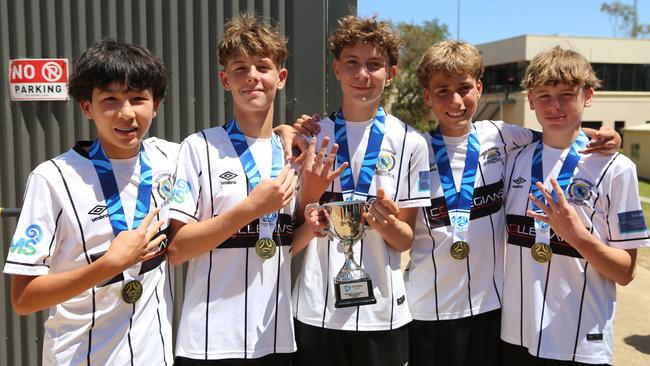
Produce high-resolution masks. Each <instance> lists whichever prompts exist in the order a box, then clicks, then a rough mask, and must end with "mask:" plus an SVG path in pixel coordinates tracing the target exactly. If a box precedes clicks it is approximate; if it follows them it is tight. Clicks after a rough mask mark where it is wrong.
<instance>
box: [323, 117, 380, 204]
mask: <svg viewBox="0 0 650 366" xmlns="http://www.w3.org/2000/svg"><path fill="white" fill-rule="evenodd" d="M385 124H386V113H385V112H384V109H383V108H382V107H381V106H380V107H379V108H378V109H377V113H376V114H375V119H374V120H373V122H372V128H371V129H370V136H369V137H368V145H367V147H366V154H365V155H364V157H363V164H362V165H361V170H360V171H359V181H358V182H357V184H356V187H355V184H354V176H353V175H352V164H351V162H350V151H349V148H348V137H347V133H346V129H345V118H344V117H343V111H342V110H339V111H338V113H336V120H335V121H334V136H335V141H336V143H337V144H338V145H339V151H338V153H337V154H336V163H337V165H338V166H341V164H343V163H345V162H346V161H347V162H350V164H349V165H348V167H347V168H345V170H344V171H343V172H342V173H341V176H340V177H339V182H341V193H342V194H343V199H344V200H345V201H352V200H354V199H355V196H359V197H360V198H362V199H363V200H364V201H365V200H366V198H367V197H368V191H369V190H370V182H372V177H373V176H374V175H375V166H376V165H377V157H378V156H379V148H380V147H381V142H382V140H383V139H384V128H385Z"/></svg>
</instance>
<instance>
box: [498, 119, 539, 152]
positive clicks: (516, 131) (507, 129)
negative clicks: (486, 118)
mask: <svg viewBox="0 0 650 366" xmlns="http://www.w3.org/2000/svg"><path fill="white" fill-rule="evenodd" d="M491 122H492V123H493V124H494V126H495V127H496V128H497V129H498V130H499V133H500V134H501V138H502V139H503V143H504V144H505V148H506V151H510V150H513V149H516V148H518V147H522V146H526V145H528V144H531V143H533V142H535V141H539V140H540V139H541V138H542V133H541V132H539V131H534V130H531V129H528V128H524V127H520V126H517V125H511V124H509V123H505V122H503V121H491Z"/></svg>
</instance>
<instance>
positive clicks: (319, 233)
mask: <svg viewBox="0 0 650 366" xmlns="http://www.w3.org/2000/svg"><path fill="white" fill-rule="evenodd" d="M315 206H316V205H307V207H306V208H305V222H306V223H307V224H308V225H309V226H310V227H311V230H312V232H313V234H314V236H316V237H318V238H322V237H325V236H327V235H326V234H325V232H324V230H325V229H327V227H328V224H329V213H328V212H327V210H326V209H324V208H317V207H315Z"/></svg>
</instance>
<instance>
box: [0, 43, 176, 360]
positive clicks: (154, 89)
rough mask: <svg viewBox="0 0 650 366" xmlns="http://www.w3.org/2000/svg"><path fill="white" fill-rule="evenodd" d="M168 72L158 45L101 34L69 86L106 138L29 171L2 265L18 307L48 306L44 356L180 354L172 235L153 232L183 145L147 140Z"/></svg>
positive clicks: (138, 357) (167, 356) (154, 356)
mask: <svg viewBox="0 0 650 366" xmlns="http://www.w3.org/2000/svg"><path fill="white" fill-rule="evenodd" d="M167 80H168V77H167V71H166V69H165V66H164V65H163V63H162V61H161V60H160V59H159V58H158V57H157V56H156V55H155V54H153V53H152V52H150V51H149V50H147V49H145V48H142V47H139V46H135V45H131V44H127V43H122V42H116V41H110V40H104V41H100V42H98V43H96V44H94V45H92V46H91V47H90V48H88V49H87V50H86V51H85V52H84V53H83V54H82V55H81V56H80V58H79V60H77V62H76V64H75V67H74V70H73V73H72V75H71V77H70V85H69V90H70V95H72V96H73V97H74V98H75V99H76V100H77V101H78V102H79V106H80V107H81V110H82V111H83V113H84V114H85V115H86V117H87V118H88V119H91V120H93V122H94V123H95V126H96V127H97V133H98V138H97V139H96V140H94V141H84V142H79V143H77V144H76V145H75V147H74V148H72V149H71V150H69V151H67V152H65V153H64V154H62V155H59V156H57V157H55V158H53V159H51V160H48V161H46V162H44V163H42V164H40V165H39V166H38V167H36V169H34V171H33V172H32V173H31V174H30V176H29V181H28V184H27V189H26V193H25V197H24V204H23V210H22V214H21V216H20V219H19V221H18V225H17V228H16V233H15V234H14V237H13V240H12V242H11V245H10V247H9V255H8V258H7V264H6V265H5V268H4V272H5V273H9V274H12V302H13V305H14V309H15V310H16V312H17V313H19V314H23V315H24V314H30V313H33V312H35V311H38V310H42V309H45V308H48V307H49V308H50V314H49V317H48V319H47V321H46V322H45V335H44V344H43V365H133V364H144V363H146V364H151V365H171V363H172V361H173V360H172V348H171V347H172V344H171V333H172V331H171V315H172V306H171V292H172V291H171V285H170V282H169V279H170V274H169V268H168V266H167V262H166V260H165V258H166V256H165V250H164V246H161V243H162V242H163V240H164V239H165V236H164V234H163V235H158V236H157V237H156V234H157V233H158V232H159V231H160V229H161V225H162V224H163V222H164V221H165V220H166V218H165V216H166V208H165V206H166V205H167V204H168V203H169V199H170V193H171V190H170V188H171V180H170V178H171V175H172V173H173V167H174V163H175V157H176V151H177V146H176V145H175V144H171V143H167V142H165V141H162V140H158V139H150V140H142V137H143V136H144V135H145V134H146V133H147V131H148V130H149V126H150V125H151V122H152V120H153V118H154V117H155V115H156V109H157V108H158V105H159V103H160V101H161V99H162V98H163V96H164V94H165V90H166V87H167ZM154 218H156V219H158V220H161V221H159V222H158V223H156V224H152V221H153V219H154Z"/></svg>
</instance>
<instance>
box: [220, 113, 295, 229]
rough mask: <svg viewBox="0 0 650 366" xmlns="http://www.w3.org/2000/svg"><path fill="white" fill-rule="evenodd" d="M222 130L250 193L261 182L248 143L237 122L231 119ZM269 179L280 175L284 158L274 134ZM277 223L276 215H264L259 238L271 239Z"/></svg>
mask: <svg viewBox="0 0 650 366" xmlns="http://www.w3.org/2000/svg"><path fill="white" fill-rule="evenodd" d="M224 129H225V130H226V132H227V133H228V137H229V138H230V142H231V143H232V146H233V147H234V148H235V151H236V152H237V155H238V156H239V161H240V162H241V165H242V167H243V168H244V172H245V173H246V177H247V178H248V188H249V190H250V191H252V190H253V189H255V187H257V185H258V184H259V183H260V181H261V180H262V177H261V175H260V171H259V169H258V168H257V164H255V159H254V158H253V154H252V153H251V151H250V149H249V147H248V143H247V142H246V137H245V136H244V134H243V133H242V132H241V130H240V129H239V127H238V126H237V122H236V121H235V119H234V118H233V119H232V120H231V121H230V122H228V123H227V124H226V125H225V126H224ZM271 151H272V157H271V177H270V179H275V178H277V176H278V175H279V174H280V171H281V170H282V163H283V161H284V158H283V156H282V145H281V144H280V139H279V137H278V136H277V135H276V134H275V133H274V134H273V136H272V137H271ZM277 221H278V213H277V212H272V213H270V214H267V215H264V216H262V217H261V218H260V232H259V236H260V238H269V239H272V238H273V230H274V229H275V226H276V223H277Z"/></svg>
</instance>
